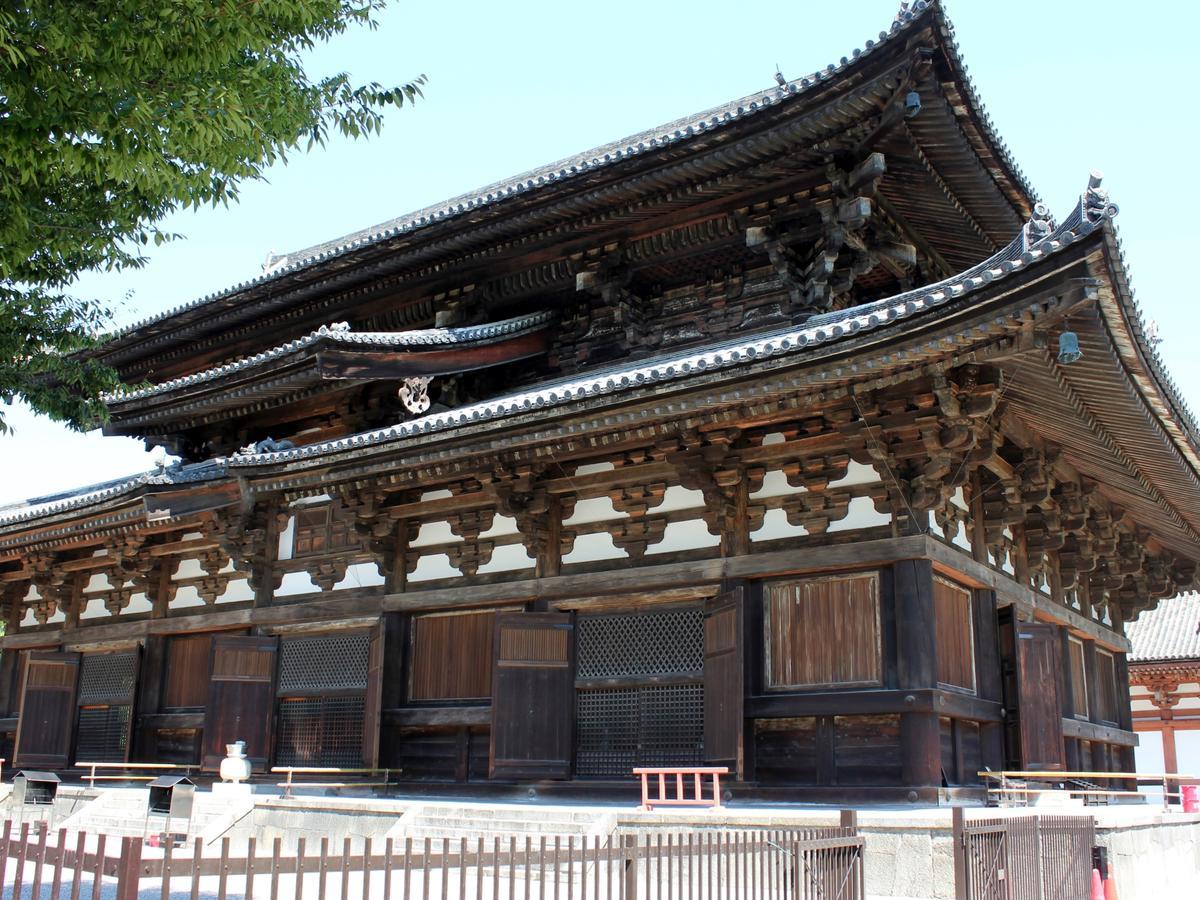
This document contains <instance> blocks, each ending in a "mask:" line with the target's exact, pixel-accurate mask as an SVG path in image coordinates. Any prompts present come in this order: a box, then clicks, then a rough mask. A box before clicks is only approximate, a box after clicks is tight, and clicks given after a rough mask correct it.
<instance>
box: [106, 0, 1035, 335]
mask: <svg viewBox="0 0 1200 900" xmlns="http://www.w3.org/2000/svg"><path fill="white" fill-rule="evenodd" d="M930 17H932V21H933V23H934V24H935V25H936V33H937V34H938V35H939V36H940V38H941V42H942V49H943V51H944V53H945V56H946V58H947V60H948V61H949V63H950V66H951V68H952V69H953V71H954V72H955V76H956V81H957V83H958V84H959V85H960V86H961V88H962V90H963V92H964V94H965V96H966V99H967V101H968V104H967V106H968V109H967V110H966V112H965V116H963V115H961V114H960V113H958V112H957V111H956V115H960V124H961V125H963V127H964V128H965V129H966V130H968V131H971V132H973V133H974V134H975V135H977V136H978V137H979V140H982V141H983V143H984V144H985V145H986V146H987V147H989V148H991V151H992V153H993V155H994V157H995V159H997V160H999V162H1000V171H1001V173H1002V177H1003V181H1004V184H998V187H999V188H1000V190H1001V193H1003V194H1004V195H1005V196H1006V197H1007V199H1008V201H1009V202H1010V203H1012V204H1013V206H1014V209H1015V211H1016V212H1017V214H1018V216H1019V218H1024V217H1026V216H1027V215H1028V214H1029V212H1030V211H1031V210H1032V208H1033V206H1034V204H1035V203H1036V202H1037V196H1036V194H1035V192H1034V191H1033V190H1032V188H1031V187H1030V186H1029V184H1028V183H1027V181H1026V180H1025V177H1024V175H1023V174H1022V173H1021V171H1020V169H1019V168H1018V167H1017V166H1016V164H1015V163H1014V162H1013V160H1012V158H1011V156H1010V154H1009V153H1008V150H1007V148H1006V146H1005V145H1004V143H1003V142H1002V141H1001V140H1000V139H999V137H998V135H997V133H996V131H995V129H994V127H993V126H992V124H991V120H990V118H989V117H988V116H987V113H986V111H985V109H984V108H983V105H982V104H981V103H980V102H979V100H978V97H977V95H976V93H975V90H974V88H973V86H972V85H971V82H970V79H969V78H968V77H967V74H966V66H965V65H964V64H963V62H962V58H961V55H960V54H959V52H958V45H957V43H956V42H955V41H954V37H953V27H952V25H951V24H950V22H949V19H948V18H947V17H946V15H945V12H944V10H943V9H942V8H941V3H940V0H916V2H915V3H911V4H909V3H902V4H901V9H900V11H899V12H898V13H897V15H896V17H895V19H894V20H893V22H892V24H891V27H890V29H889V30H887V31H882V32H880V33H879V37H878V40H877V41H875V40H869V41H867V42H866V43H865V44H864V46H863V47H862V48H860V49H855V50H854V51H853V52H852V53H850V54H849V55H848V56H843V57H842V58H841V59H840V61H839V62H838V63H836V64H832V63H831V64H830V65H828V66H826V67H825V68H824V69H822V70H820V71H818V72H815V73H813V74H812V75H809V76H806V77H803V78H798V79H795V80H793V81H790V82H788V83H787V84H786V85H783V86H780V87H775V88H771V89H768V90H765V91H760V92H758V93H756V94H751V95H748V96H746V97H743V98H741V99H738V100H734V101H732V102H730V103H727V104H724V105H723V106H719V107H715V108H713V109H709V110H705V111H704V112H701V113H698V114H695V115H692V116H687V117H684V118H681V119H676V120H674V121H672V122H669V123H667V124H665V125H662V126H659V127H657V128H654V129H650V130H647V131H644V132H641V133H639V134H636V135H632V136H630V137H627V138H623V139H621V140H618V141H614V142H612V143H610V144H606V145H604V146H601V147H597V148H595V149H592V150H589V151H586V152H584V153H580V154H576V155H575V156H572V157H568V158H566V159H562V160H559V161H557V162H554V163H551V164H548V165H546V166H542V167H540V168H538V169H535V170H532V171H530V172H525V173H523V174H521V175H518V176H515V177H513V178H510V179H506V180H504V181H500V182H495V183H493V184H491V185H487V186H486V187H483V188H480V189H479V190H477V191H474V192H470V193H467V194H463V195H460V196H458V197H455V198H453V199H451V200H448V201H446V202H444V203H441V204H436V205H434V206H431V207H427V208H425V209H422V210H418V211H417V212H414V213H411V214H408V215H405V216H401V217H399V218H396V219H392V220H389V221H387V222H384V223H382V224H380V225H377V226H373V227H371V228H367V229H363V230H360V231H357V232H354V233H352V234H350V235H346V236H344V237H342V238H339V239H337V240H334V241H329V242H325V243H322V244H318V245H316V246H313V247H309V248H306V249H305V250H301V251H299V252H297V253H292V254H288V255H286V256H285V257H280V258H277V262H276V263H275V264H274V265H273V266H271V267H269V268H268V269H267V270H266V271H264V272H263V274H261V275H259V276H257V277H255V278H252V279H249V280H247V281H244V282H239V283H238V284H236V285H233V286H232V287H230V288H227V289H225V290H223V291H218V292H216V293H213V294H209V295H206V296H204V297H201V298H198V299H196V300H194V301H191V302H188V303H185V304H182V305H180V306H177V307H174V308H172V309H169V310H166V311H164V312H162V313H159V314H156V315H153V316H149V317H147V318H144V319H142V320H139V321H137V322H134V323H132V324H130V325H127V326H124V327H122V328H120V329H118V330H116V331H115V332H113V334H112V335H111V338H110V341H109V343H108V346H107V347H106V348H101V350H100V351H99V353H100V355H101V356H103V355H104V354H105V353H107V352H111V351H113V350H115V349H117V345H118V344H124V343H125V342H126V341H128V340H129V339H132V338H134V336H135V335H136V333H137V332H138V331H141V330H143V329H146V328H149V327H151V326H159V325H163V324H165V323H167V322H168V321H169V320H170V319H173V318H176V317H181V316H189V315H191V314H195V313H202V312H203V311H205V310H206V309H207V308H210V307H218V306H221V307H227V306H229V305H232V304H234V303H235V302H236V299H237V297H238V295H239V294H246V293H248V292H250V291H252V290H259V289H270V288H271V287H272V286H277V287H282V286H283V284H284V282H285V280H286V279H289V278H292V277H294V276H297V275H299V274H302V273H307V272H308V271H310V270H316V269H319V268H321V267H324V266H329V265H335V264H337V265H340V264H344V262H345V261H346V258H347V257H349V256H351V255H352V254H354V253H356V252H359V251H364V250H366V249H369V248H372V247H373V246H375V245H378V244H380V243H382V242H384V241H387V240H391V239H394V238H397V237H401V236H404V235H408V234H413V233H417V232H420V231H423V230H425V229H428V228H430V227H432V226H435V225H443V224H448V223H451V222H454V221H456V220H458V219H460V218H463V217H465V216H467V215H469V214H477V213H478V212H480V211H481V210H485V209H491V208H493V207H496V206H498V205H500V204H502V203H504V202H505V201H509V200H513V199H515V198H517V197H520V196H524V195H526V194H529V193H531V192H537V191H539V190H544V189H549V188H550V187H552V186H554V185H558V184H563V183H569V182H571V181H572V180H576V179H582V178H583V177H585V176H588V175H591V174H592V173H595V172H596V171H598V170H601V169H605V168H607V167H609V166H613V165H615V164H617V163H620V162H623V161H626V160H630V159H633V158H636V157H639V156H643V155H646V154H650V153H652V152H654V151H658V150H661V149H663V148H666V147H669V146H675V145H686V144H687V142H689V141H691V140H693V139H699V138H701V137H702V136H704V135H706V134H709V133H712V132H714V131H719V130H722V129H724V128H727V127H729V126H731V125H733V124H736V123H739V122H742V121H745V120H747V119H753V118H754V117H756V116H758V115H761V114H762V113H764V112H765V111H767V110H772V109H776V108H778V107H779V106H780V104H781V103H785V102H790V101H791V100H792V99H794V98H798V97H801V96H803V95H806V94H808V93H810V92H812V91H814V90H815V89H817V88H819V87H821V86H825V85H828V84H830V83H833V82H835V81H836V80H837V79H840V78H843V77H846V76H847V75H848V73H850V72H851V71H853V70H854V69H856V68H857V67H859V66H861V65H862V64H863V61H864V60H866V59H867V58H868V57H870V56H871V55H872V54H875V53H877V52H878V51H879V50H880V49H881V48H883V47H885V46H889V45H891V44H893V43H894V42H895V41H896V40H897V39H898V37H899V36H901V35H903V34H906V33H909V32H911V31H912V30H913V29H914V28H916V27H919V26H921V25H923V24H925V23H926V20H927V18H930ZM973 143H974V142H973ZM985 168H988V170H989V171H990V172H991V173H992V174H993V177H996V170H995V167H987V166H985Z"/></svg>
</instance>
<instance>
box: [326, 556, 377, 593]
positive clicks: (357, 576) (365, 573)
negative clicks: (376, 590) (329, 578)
mask: <svg viewBox="0 0 1200 900" xmlns="http://www.w3.org/2000/svg"><path fill="white" fill-rule="evenodd" d="M384 580H385V579H384V577H383V576H382V575H380V574H379V566H378V565H376V564H375V563H373V562H361V563H354V564H353V565H350V566H347V567H346V575H345V577H343V578H342V580H341V581H339V582H338V583H337V584H335V585H334V586H333V589H334V590H335V591H341V590H345V589H346V588H357V587H375V586H377V585H380V584H383V583H384Z"/></svg>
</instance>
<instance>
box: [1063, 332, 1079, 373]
mask: <svg viewBox="0 0 1200 900" xmlns="http://www.w3.org/2000/svg"><path fill="white" fill-rule="evenodd" d="M1082 356H1083V351H1082V350H1080V349H1079V335H1077V334H1076V333H1075V332H1073V331H1070V330H1068V331H1064V332H1063V333H1062V334H1060V335H1059V336H1058V361H1059V362H1060V363H1062V364H1063V365H1064V366H1065V365H1067V364H1068V363H1073V362H1075V361H1076V360H1077V359H1079V358H1080V357H1082Z"/></svg>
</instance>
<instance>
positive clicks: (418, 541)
mask: <svg viewBox="0 0 1200 900" xmlns="http://www.w3.org/2000/svg"><path fill="white" fill-rule="evenodd" d="M461 540H462V538H460V537H459V536H458V535H457V534H455V533H454V532H453V531H451V530H450V523H449V522H422V523H421V530H420V531H418V532H417V536H416V538H415V539H414V540H413V542H412V543H411V544H409V545H408V546H410V547H428V546H430V545H431V544H451V543H454V542H455V541H461Z"/></svg>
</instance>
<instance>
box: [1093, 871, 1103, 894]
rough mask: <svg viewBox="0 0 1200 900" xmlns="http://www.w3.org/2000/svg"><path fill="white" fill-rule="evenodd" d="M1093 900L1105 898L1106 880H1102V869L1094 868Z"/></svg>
mask: <svg viewBox="0 0 1200 900" xmlns="http://www.w3.org/2000/svg"><path fill="white" fill-rule="evenodd" d="M1092 900H1104V882H1102V881H1101V880H1100V870H1099V869H1092Z"/></svg>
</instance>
